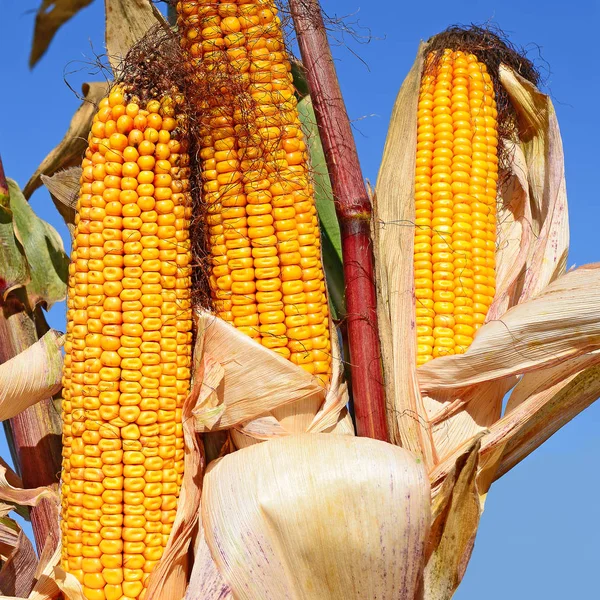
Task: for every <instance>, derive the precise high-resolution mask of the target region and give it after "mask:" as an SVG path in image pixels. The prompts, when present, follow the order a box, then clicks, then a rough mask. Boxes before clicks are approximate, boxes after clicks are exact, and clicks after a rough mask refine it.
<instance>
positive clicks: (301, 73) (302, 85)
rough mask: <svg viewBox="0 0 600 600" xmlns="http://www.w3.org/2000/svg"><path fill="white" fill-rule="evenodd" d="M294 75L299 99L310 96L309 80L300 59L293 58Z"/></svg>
mask: <svg viewBox="0 0 600 600" xmlns="http://www.w3.org/2000/svg"><path fill="white" fill-rule="evenodd" d="M292 77H293V78H294V86H295V88H296V93H297V94H298V97H299V99H302V98H304V97H305V96H308V81H307V80H306V70H305V69H304V65H303V64H302V63H301V62H300V61H299V60H292Z"/></svg>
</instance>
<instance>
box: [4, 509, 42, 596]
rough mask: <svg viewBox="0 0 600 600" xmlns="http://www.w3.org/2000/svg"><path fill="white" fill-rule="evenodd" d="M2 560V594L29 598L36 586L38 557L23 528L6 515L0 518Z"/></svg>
mask: <svg viewBox="0 0 600 600" xmlns="http://www.w3.org/2000/svg"><path fill="white" fill-rule="evenodd" d="M4 507H5V508H6V509H8V510H12V508H13V507H12V506H9V505H4ZM2 512H4V510H3V511H2ZM0 558H1V560H2V569H0V594H9V595H11V596H20V597H27V596H28V595H29V592H30V591H31V588H32V587H33V584H34V575H35V570H36V566H37V563H38V560H37V556H36V555H35V550H34V549H33V546H32V544H31V542H30V541H29V539H28V538H27V536H26V535H25V534H24V533H23V531H22V530H21V528H20V527H19V526H18V525H17V523H16V522H15V521H14V520H13V519H10V518H8V517H7V516H5V515H3V516H2V517H0Z"/></svg>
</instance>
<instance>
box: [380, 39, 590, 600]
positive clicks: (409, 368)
mask: <svg viewBox="0 0 600 600" xmlns="http://www.w3.org/2000/svg"><path fill="white" fill-rule="evenodd" d="M426 52H427V46H426V45H423V44H422V45H421V47H420V48H419V52H418V55H417V59H416V61H415V64H414V66H413V68H412V70H411V72H410V73H409V75H408V76H407V78H406V80H405V82H404V84H403V86H402V88H401V90H400V93H399V95H398V99H397V102H396V105H395V107H394V113H393V116H392V122H391V125H390V131H389V134H388V139H387V141H386V146H385V151H384V158H383V162H382V167H381V171H380V174H379V179H378V182H377V190H376V195H375V201H374V205H375V216H376V218H375V221H374V231H373V234H374V239H375V245H374V249H375V255H376V259H377V261H376V262H377V268H378V278H379V290H380V297H379V318H380V320H381V329H382V332H383V336H384V340H383V348H384V356H383V362H384V371H385V376H386V389H387V392H388V403H389V408H388V418H389V423H388V424H389V429H390V432H391V434H392V440H393V441H394V443H399V444H401V445H403V446H404V447H406V448H409V449H410V450H411V451H413V452H414V453H415V454H416V455H417V456H420V457H422V458H423V460H424V461H425V463H426V465H427V467H428V469H429V476H430V480H431V482H432V501H433V506H434V523H436V522H437V520H436V519H437V517H435V514H436V513H439V512H440V508H439V507H440V506H441V505H443V506H446V507H447V508H448V507H451V510H452V511H457V512H456V514H457V515H463V516H462V517H460V518H459V519H458V520H455V521H454V525H452V527H451V529H450V530H449V531H452V530H454V534H453V535H452V536H451V537H450V538H449V541H447V542H446V543H445V544H444V542H443V541H442V540H441V539H436V538H435V537H433V534H432V539H430V545H429V552H430V558H429V562H428V564H427V567H426V569H425V574H426V577H425V584H424V590H423V593H424V594H425V595H424V596H423V597H424V598H431V599H433V598H436V599H437V600H442V599H446V598H450V597H451V596H452V594H453V593H454V591H455V589H456V587H457V586H458V584H459V583H460V580H461V579H462V575H463V573H464V568H465V567H466V564H467V563H468V560H469V557H470V552H471V548H472V541H473V540H474V538H475V534H476V532H477V527H478V523H479V515H480V514H481V512H482V510H483V506H484V502H485V498H486V494H487V492H488V490H489V487H490V485H491V483H492V482H493V481H494V480H495V479H496V478H497V477H499V476H501V475H502V474H503V473H505V472H507V471H508V470H509V469H510V468H512V467H513V466H514V465H515V464H516V463H517V462H519V460H522V459H523V458H524V457H525V456H527V455H528V454H529V453H530V452H531V451H533V450H534V449H535V448H536V447H537V446H539V445H540V444H541V443H543V441H545V440H546V439H547V438H548V437H549V436H550V435H552V434H553V433H554V432H555V431H557V430H558V429H559V428H560V427H561V426H562V425H564V424H565V423H566V422H568V421H569V420H570V419H571V418H573V417H574V416H575V415H576V414H578V413H579V412H580V411H581V410H583V409H584V408H585V407H586V406H588V405H589V404H591V402H593V401H594V399H595V398H596V397H597V396H598V395H600V385H599V384H597V383H596V380H595V377H596V376H597V375H598V372H597V370H598V368H599V367H598V365H599V364H600V352H599V348H600V346H599V343H600V342H599V341H598V340H600V336H599V335H598V334H599V333H600V332H599V331H598V324H597V306H598V301H599V298H598V297H597V293H598V292H597V289H598V283H600V282H599V281H598V280H597V279H598V275H597V273H598V266H599V265H598V264H592V265H586V266H584V267H580V268H579V269H576V270H573V271H570V272H568V273H565V270H566V257H567V252H568V240H569V232H568V218H567V199H566V186H565V178H564V157H563V150H562V142H561V138H560V132H559V128H558V123H557V120H556V114H555V112H554V108H553V106H552V102H551V100H550V98H549V97H548V96H546V95H545V94H543V93H541V92H540V91H539V90H538V89H537V88H536V87H535V85H533V84H532V83H531V82H529V81H527V80H525V79H524V78H523V77H521V76H520V75H518V74H517V73H515V72H514V71H513V70H512V69H510V68H508V67H506V66H505V65H501V66H500V69H499V73H498V76H499V79H500V81H501V83H502V85H503V86H504V88H505V90H506V92H507V93H508V96H509V98H510V101H511V103H512V106H513V108H514V115H513V118H514V128H515V131H517V132H518V140H517V141H515V140H505V151H506V153H507V156H509V157H510V159H511V160H510V168H509V171H508V173H506V174H505V177H504V178H503V179H504V183H503V185H502V187H501V190H500V199H499V216H498V229H499V234H498V236H499V243H498V248H497V265H498V268H497V293H496V297H495V300H494V303H493V304H492V306H491V308H490V312H489V314H488V317H487V321H486V324H485V325H484V326H483V327H481V329H480V330H479V332H478V334H477V336H476V339H475V341H474V343H473V344H472V345H471V347H470V348H469V350H468V351H467V353H466V354H464V355H457V356H452V357H445V358H439V359H436V360H434V361H431V362H429V363H427V364H425V365H423V366H422V367H419V368H418V369H417V368H416V363H415V355H416V348H415V344H416V341H415V338H416V334H415V331H414V328H415V324H414V321H415V319H414V307H415V298H414V287H413V261H412V260H410V259H407V257H411V256H412V253H413V243H414V242H413V239H414V224H413V222H414V200H413V197H414V190H413V180H414V168H415V153H414V152H407V150H406V149H407V148H416V122H417V119H416V111H417V102H418V90H419V82H420V74H421V70H422V65H423V56H424V54H425V53H426ZM392 324H393V326H392ZM515 385H516V387H515ZM513 387H514V388H515V389H514V390H513V392H512V395H511V398H510V400H509V402H508V406H507V409H506V412H505V415H504V417H502V414H501V411H502V400H503V398H504V396H505V395H506V393H507V392H509V391H510V390H511V388H513ZM501 417H502V418H501ZM474 444H476V445H477V448H479V449H478V450H477V451H476V452H475V451H474V450H473V448H474V447H475V446H474ZM466 456H469V459H468V460H467V462H466V463H465V460H464V458H465V457H466ZM461 464H463V467H464V465H465V464H468V465H470V466H469V469H470V471H469V472H470V473H471V475H470V476H469V477H468V478H467V480H468V482H469V487H468V488H464V493H461V491H460V490H459V489H457V486H458V485H459V480H460V477H458V478H457V473H459V472H460V471H461V469H460V466H461ZM449 482H450V483H449ZM467 489H468V490H469V491H468V493H467V491H466V490H467ZM436 506H437V507H438V508H436ZM469 507H470V508H469ZM465 514H468V515H470V516H469V517H468V518H467V517H465V516H464V515H465ZM436 529H437V528H436V526H435V525H434V531H435V530H436ZM460 540H463V542H462V544H461V543H459V541H460Z"/></svg>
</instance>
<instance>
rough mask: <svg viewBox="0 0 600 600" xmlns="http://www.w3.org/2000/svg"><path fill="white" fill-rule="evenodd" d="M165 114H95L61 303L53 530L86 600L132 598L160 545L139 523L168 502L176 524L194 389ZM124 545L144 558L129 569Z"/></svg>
mask: <svg viewBox="0 0 600 600" xmlns="http://www.w3.org/2000/svg"><path fill="white" fill-rule="evenodd" d="M169 107H171V108H172V103H170V100H169V99H167V98H166V99H163V101H162V102H161V101H158V100H150V101H149V102H147V103H146V105H145V106H140V105H139V104H138V103H137V102H135V101H134V99H133V98H130V95H129V93H128V92H127V91H126V90H124V89H122V88H115V89H114V90H113V91H112V92H111V93H110V95H109V96H108V98H106V99H105V100H103V101H102V102H101V103H100V108H99V111H98V113H97V114H96V116H95V118H94V123H93V125H92V132H91V134H90V137H89V143H88V149H87V151H86V156H85V158H84V161H83V174H82V179H81V193H80V197H79V201H78V205H77V215H78V216H77V224H76V231H75V236H74V240H75V242H74V244H73V251H72V261H71V267H70V271H69V275H70V276H69V293H68V300H67V311H68V312H67V320H68V324H67V332H68V333H67V342H66V344H65V351H66V359H65V365H66V366H68V369H67V368H66V369H65V377H64V379H63V383H64V388H63V414H64V426H63V485H62V498H61V505H62V524H61V530H62V533H63V538H64V539H65V540H66V541H65V542H64V543H63V553H62V565H63V567H64V568H65V569H67V570H68V571H69V572H71V573H72V574H74V575H75V576H76V577H77V579H79V581H80V582H81V583H82V584H83V589H84V595H85V596H86V597H87V598H88V599H89V600H95V599H105V598H106V599H108V600H111V599H114V600H116V599H120V598H124V597H128V598H140V597H141V594H142V591H143V586H142V584H141V583H140V579H141V576H142V574H143V573H149V571H150V568H151V566H153V565H154V564H156V561H157V560H159V559H160V556H161V555H162V551H163V548H164V545H165V544H166V541H167V538H168V534H165V535H164V536H163V535H162V525H161V535H160V536H159V537H157V538H156V537H155V538H148V530H147V529H145V525H146V516H147V515H148V520H149V515H152V514H156V511H157V510H158V509H160V507H161V505H162V504H163V502H166V504H167V506H168V508H169V513H168V514H169V516H168V517H166V518H168V519H169V521H170V522H172V521H173V520H174V514H175V506H176V501H177V497H178V494H179V488H180V485H181V479H177V477H176V478H175V480H173V479H172V478H170V475H169V474H168V473H167V474H165V470H164V463H165V460H170V457H174V458H177V452H183V450H180V449H182V448H183V428H182V427H181V408H182V403H183V400H184V399H185V397H186V396H187V392H188V391H189V385H190V366H191V336H190V335H189V333H190V331H191V326H192V325H191V311H190V300H189V299H190V286H191V280H190V273H189V265H190V264H191V257H190V250H189V247H190V243H189V222H188V219H189V216H190V212H189V206H190V197H189V192H188V190H189V187H190V186H189V181H188V179H189V169H187V168H186V167H185V166H183V167H182V165H187V164H189V158H188V155H187V152H188V140H187V139H186V137H185V134H184V133H181V132H182V131H184V129H185V128H184V127H183V121H181V123H179V124H178V122H177V118H175V117H173V116H172V115H173V114H174V113H172V111H171V109H170V108H169ZM176 132H177V133H176ZM87 190H89V191H91V192H92V194H90V193H88V191H87ZM174 190H175V191H176V193H175V192H174ZM161 427H162V429H161ZM153 450H155V451H156V454H152V451H153ZM163 456H164V457H167V458H162V457H163ZM178 465H179V466H180V470H182V469H183V460H182V459H179V461H178ZM163 485H164V486H166V487H165V488H164V489H163ZM163 495H164V496H165V498H163ZM131 519H138V522H137V523H136V522H134V523H132V522H131V521H130V520H131ZM136 524H137V525H139V527H136ZM169 531H170V530H169ZM131 544H138V546H135V549H136V550H138V552H137V553H134V555H135V556H138V555H139V557H140V561H138V562H135V561H131V562H132V563H133V564H130V563H129V557H130V553H129V551H130V550H131ZM147 544H150V545H151V546H152V550H153V554H152V558H151V559H148V560H146V558H144V553H145V551H146V549H147ZM146 562H148V564H149V566H146ZM132 570H135V573H136V575H135V577H134V576H133V575H132ZM138 572H139V576H138V575H137V573H138Z"/></svg>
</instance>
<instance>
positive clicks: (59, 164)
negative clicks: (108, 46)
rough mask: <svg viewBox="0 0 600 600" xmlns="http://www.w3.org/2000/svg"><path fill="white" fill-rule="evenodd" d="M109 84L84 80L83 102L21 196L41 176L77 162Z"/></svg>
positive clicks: (28, 193) (29, 191) (30, 191)
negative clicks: (98, 105)
mask: <svg viewBox="0 0 600 600" xmlns="http://www.w3.org/2000/svg"><path fill="white" fill-rule="evenodd" d="M108 87H109V84H108V83H107V82H98V81H95V82H93V83H84V84H83V87H82V92H83V95H84V98H85V99H84V101H83V103H82V104H81V106H80V107H79V108H78V109H77V112H76V113H75V114H74V115H73V118H72V119H71V123H70V125H69V129H68V130H67V133H66V134H65V136H64V137H63V139H62V140H61V142H60V144H58V146H56V148H54V150H52V151H51V152H50V154H48V156H46V158H45V159H44V160H43V161H42V164H41V165H40V166H39V167H38V168H37V170H36V172H35V173H34V174H33V175H32V177H31V179H30V180H29V181H28V182H27V185H26V186H25V188H24V189H23V194H24V195H25V198H28V199H29V197H30V196H31V194H33V192H35V190H36V189H37V188H38V187H40V186H41V185H42V180H41V176H42V175H47V176H48V177H51V176H52V175H54V173H56V172H57V171H60V170H61V169H66V168H68V167H74V166H77V165H80V164H81V158H82V156H83V153H84V152H85V149H86V147H87V137H88V134H89V131H90V127H91V126H92V119H93V118H94V113H95V112H96V109H97V104H98V102H100V100H101V99H102V98H103V97H104V96H105V95H106V92H107V91H108Z"/></svg>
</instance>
